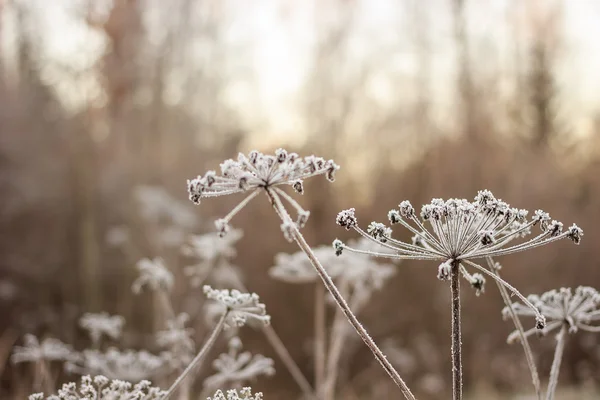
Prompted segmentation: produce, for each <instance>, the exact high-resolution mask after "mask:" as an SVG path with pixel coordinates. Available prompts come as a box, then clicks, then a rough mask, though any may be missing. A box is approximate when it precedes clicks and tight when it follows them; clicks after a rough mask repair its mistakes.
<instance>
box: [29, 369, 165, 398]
mask: <svg viewBox="0 0 600 400" xmlns="http://www.w3.org/2000/svg"><path fill="white" fill-rule="evenodd" d="M165 394H166V392H165V391H163V390H161V389H160V388H158V387H152V384H151V383H150V382H149V381H145V380H143V381H141V382H139V383H136V384H135V385H132V384H131V383H129V382H125V381H122V380H117V379H115V380H113V381H111V380H110V379H109V378H107V377H105V376H102V375H98V376H95V377H94V378H92V377H91V376H89V375H86V376H83V377H81V384H80V385H79V387H77V383H75V382H70V383H65V384H64V385H63V386H62V388H61V389H59V391H58V393H57V394H52V395H49V396H48V397H44V394H43V393H36V394H32V395H31V396H29V400H44V399H46V400H160V399H162V398H163V397H164V395H165Z"/></svg>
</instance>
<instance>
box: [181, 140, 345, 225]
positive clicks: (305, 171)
mask: <svg viewBox="0 0 600 400" xmlns="http://www.w3.org/2000/svg"><path fill="white" fill-rule="evenodd" d="M338 169H339V166H338V165H337V164H335V162H333V160H328V161H325V160H324V159H323V158H321V157H315V156H308V157H304V158H300V157H299V156H298V155H297V154H296V153H288V152H287V151H286V150H284V149H277V151H276V152H275V155H265V154H263V153H260V152H258V151H251V152H250V153H248V155H247V156H246V155H244V154H242V153H240V154H239V155H238V157H237V160H232V159H229V160H225V161H224V162H223V163H221V175H217V174H215V173H214V171H209V172H208V173H207V174H205V175H204V176H197V177H196V178H194V179H191V180H188V185H187V186H188V192H189V198H190V200H191V201H192V202H194V203H195V204H200V200H201V199H202V198H204V197H217V196H225V195H229V194H235V193H244V192H251V193H250V194H249V195H248V196H247V197H246V198H245V199H244V200H242V201H241V202H240V203H239V204H238V205H237V206H236V207H235V208H234V209H233V210H232V211H231V212H230V213H229V214H228V215H227V216H226V217H225V218H223V219H221V220H219V221H218V224H217V230H218V231H219V234H220V235H221V236H223V235H225V234H226V233H227V230H228V223H229V221H230V220H231V219H232V218H233V217H234V216H235V215H236V214H237V213H238V212H239V211H240V210H241V209H243V208H244V207H245V206H246V205H247V204H248V203H249V202H250V201H251V200H252V199H253V198H254V197H256V195H257V193H258V190H261V189H263V190H266V191H267V192H268V193H269V194H270V199H271V200H272V201H274V200H273V199H274V198H277V197H279V196H281V199H282V200H285V201H287V202H288V203H290V204H291V205H292V206H293V207H294V208H295V209H296V210H298V211H301V208H300V206H299V205H298V203H296V202H295V200H294V199H293V198H291V197H290V196H289V195H287V194H286V193H285V192H283V191H282V190H281V189H279V186H281V185H290V186H292V187H293V189H294V190H295V191H296V192H297V193H300V194H302V193H303V192H304V187H303V181H304V180H305V179H307V178H311V177H313V176H317V175H325V177H326V178H327V179H328V180H330V181H333V180H334V178H335V172H336V171H337V170H338ZM278 207H283V206H282V205H281V204H278ZM280 211H281V210H280ZM282 214H285V213H282Z"/></svg>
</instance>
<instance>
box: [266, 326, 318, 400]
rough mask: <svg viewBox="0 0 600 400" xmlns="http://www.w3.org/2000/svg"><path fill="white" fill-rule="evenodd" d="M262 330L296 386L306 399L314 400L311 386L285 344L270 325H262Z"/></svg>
mask: <svg viewBox="0 0 600 400" xmlns="http://www.w3.org/2000/svg"><path fill="white" fill-rule="evenodd" d="M262 331H263V333H264V334H265V336H266V337H267V340H268V341H269V343H270V344H271V346H273V349H275V352H276V353H277V355H278V356H279V358H280V359H281V361H282V362H283V364H284V365H285V366H286V368H287V369H288V371H289V372H290V374H291V375H292V377H293V378H294V380H295V381H296V383H297V384H298V386H300V389H302V392H303V394H304V397H305V398H307V399H311V400H316V397H315V395H314V391H313V388H312V387H311V386H310V383H309V382H308V381H307V380H306V378H305V377H304V375H303V374H302V371H301V370H300V368H299V367H298V365H297V364H296V362H295V361H294V359H293V358H292V356H291V355H290V353H289V352H288V350H287V348H286V347H285V345H284V344H283V342H282V341H281V339H280V338H279V336H278V335H277V333H276V332H275V330H274V329H273V327H272V326H271V325H267V326H265V327H263V329H262Z"/></svg>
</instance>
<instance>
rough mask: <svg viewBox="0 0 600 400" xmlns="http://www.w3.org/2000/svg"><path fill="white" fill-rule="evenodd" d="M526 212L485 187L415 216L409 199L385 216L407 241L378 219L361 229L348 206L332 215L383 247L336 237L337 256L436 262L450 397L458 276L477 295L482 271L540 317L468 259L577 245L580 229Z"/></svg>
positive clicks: (457, 339) (457, 357)
mask: <svg viewBox="0 0 600 400" xmlns="http://www.w3.org/2000/svg"><path fill="white" fill-rule="evenodd" d="M527 214H528V212H527V211H526V210H519V209H516V208H511V207H510V205H509V204H508V203H506V202H504V201H502V200H499V199H496V198H495V197H494V195H493V194H492V193H491V192H490V191H488V190H482V191H479V192H478V193H477V196H475V200H474V201H473V202H470V201H468V200H466V199H449V200H447V201H444V200H442V199H433V200H432V201H431V203H429V204H426V205H424V206H423V207H422V208H421V213H420V217H421V218H420V219H419V218H418V216H417V214H416V212H415V209H414V208H413V206H412V205H411V204H410V202H409V201H406V200H405V201H403V202H401V203H400V205H399V209H397V210H391V211H390V212H389V213H388V219H389V221H390V223H391V224H392V225H396V224H400V225H402V226H403V227H405V228H406V229H408V230H409V231H410V232H411V233H412V234H414V236H413V240H412V243H406V242H403V241H401V240H398V239H394V238H392V229H391V228H389V227H388V226H386V225H385V224H382V223H379V222H372V223H371V224H370V225H369V226H368V228H367V231H366V232H365V231H364V230H362V229H361V228H360V227H359V226H358V221H357V218H356V216H355V210H354V209H349V210H344V211H342V212H340V213H339V214H338V216H337V219H336V222H337V224H338V225H340V226H342V227H344V228H346V229H348V230H349V229H354V230H355V231H356V232H358V233H359V234H360V235H361V236H362V237H364V238H368V239H370V240H372V241H373V242H375V243H377V244H379V246H380V247H381V248H383V249H384V252H374V251H365V250H361V249H355V248H352V247H350V246H347V245H345V244H344V243H342V242H341V241H340V240H336V241H334V243H333V246H334V248H335V251H336V253H337V254H341V253H342V252H343V250H349V251H352V252H354V253H358V254H369V255H373V256H379V257H385V258H391V259H416V260H431V261H441V264H440V265H439V267H438V274H437V276H438V278H439V279H440V280H444V281H450V287H451V297H452V305H451V310H452V376H453V379H452V381H453V398H454V399H455V400H458V399H461V398H462V355H461V346H462V339H461V327H460V323H461V315H460V277H461V276H462V277H463V278H465V279H466V280H467V281H468V282H469V284H470V285H471V286H472V287H473V288H474V289H475V290H476V293H477V294H479V293H481V292H482V291H483V290H484V285H485V278H484V276H483V275H486V276H488V277H490V278H492V279H494V280H495V281H496V282H498V283H499V284H501V285H502V286H504V287H506V288H507V289H508V290H510V291H511V292H512V293H513V294H515V295H516V296H517V297H519V298H520V299H521V301H522V302H523V303H524V304H525V305H527V306H528V307H529V308H530V309H531V310H532V311H533V313H534V314H535V316H536V327H537V328H538V329H543V328H544V326H545V318H544V316H543V315H542V314H540V312H539V311H538V310H537V309H536V308H535V307H534V306H533V305H532V304H531V303H530V302H529V301H528V300H527V299H526V298H525V297H524V296H523V295H522V294H521V293H520V292H519V291H517V290H516V289H515V288H513V287H512V286H511V285H510V284H508V283H507V282H506V281H504V280H503V279H502V278H500V277H499V276H498V275H497V274H495V273H494V272H493V271H490V270H488V269H486V268H485V267H483V266H481V265H479V264H476V263H475V262H473V260H477V259H482V258H489V257H496V256H502V255H508V254H513V253H516V252H520V251H525V250H529V249H533V248H535V247H539V246H542V245H545V244H549V243H552V242H554V241H557V240H560V239H563V238H568V239H571V240H572V241H573V242H575V243H576V244H579V243H580V241H581V237H582V236H583V231H582V230H581V229H580V228H579V227H578V226H576V225H572V226H571V227H570V228H568V229H567V230H565V231H564V232H563V224H562V223H560V222H558V221H555V220H551V218H550V216H549V215H548V214H547V213H545V212H543V211H541V210H537V211H536V212H535V213H534V215H533V217H532V218H531V221H529V222H527V220H526V216H527ZM426 225H428V226H429V229H428V228H427V227H426ZM535 225H539V226H540V228H541V231H542V232H541V233H540V234H539V235H537V236H535V237H533V238H531V239H529V240H523V241H522V242H521V243H519V244H512V243H513V241H515V240H519V239H522V238H525V237H527V236H528V235H529V234H530V233H531V232H530V230H531V228H532V227H533V226H535ZM466 267H472V268H474V269H475V270H476V271H477V273H473V274H471V273H469V271H468V270H467V268H466ZM482 274H483V275H482Z"/></svg>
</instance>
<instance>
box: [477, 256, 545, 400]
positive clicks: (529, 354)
mask: <svg viewBox="0 0 600 400" xmlns="http://www.w3.org/2000/svg"><path fill="white" fill-rule="evenodd" d="M487 263H488V268H489V269H490V271H492V272H493V273H494V274H495V275H496V276H498V277H500V273H499V272H498V270H497V269H496V268H495V267H494V260H493V259H492V258H491V257H487ZM495 282H496V286H498V290H499V291H500V295H501V296H502V300H504V305H505V306H506V307H507V308H508V310H509V313H510V318H511V319H512V321H513V324H514V325H515V329H516V330H517V332H518V335H519V339H520V341H521V346H523V351H524V352H525V359H526V360H527V366H528V367H529V372H530V373H531V381H532V382H533V387H534V388H535V394H536V397H537V398H538V400H541V398H542V388H541V383H540V376H539V374H538V371H537V367H536V366H535V359H534V357H533V351H531V346H529V340H528V339H527V335H525V329H524V328H523V324H522V323H521V320H520V319H519V316H518V315H517V313H515V310H514V309H513V307H512V301H511V300H510V295H509V294H508V291H507V290H506V288H505V287H504V285H501V284H500V282H498V281H495Z"/></svg>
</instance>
